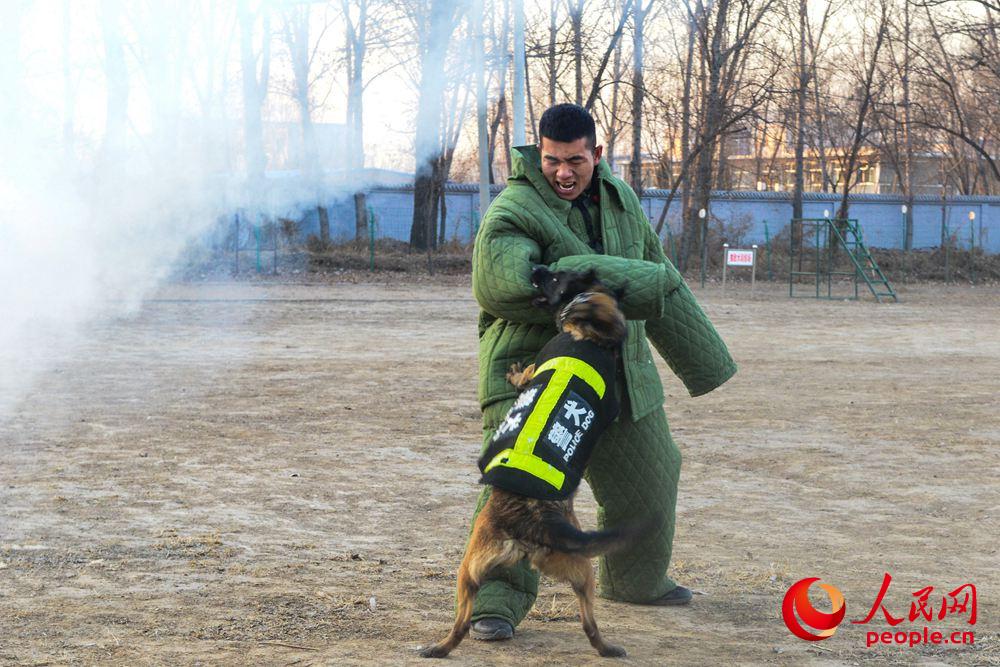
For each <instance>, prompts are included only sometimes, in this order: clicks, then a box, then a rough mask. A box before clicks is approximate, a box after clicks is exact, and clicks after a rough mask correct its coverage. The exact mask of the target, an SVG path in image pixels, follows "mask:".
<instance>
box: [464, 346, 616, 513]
mask: <svg viewBox="0 0 1000 667" xmlns="http://www.w3.org/2000/svg"><path fill="white" fill-rule="evenodd" d="M536 364H537V367H536V370H535V374H534V377H533V378H532V381H531V383H530V384H529V385H528V387H527V388H526V389H525V390H524V391H523V392H522V393H521V394H520V396H518V398H517V400H516V401H515V402H514V404H513V405H512V406H511V408H510V409H509V410H508V411H507V414H506V415H505V417H504V419H503V421H502V422H501V423H500V425H499V426H498V427H497V429H496V431H495V433H494V435H493V438H492V440H491V441H490V443H489V445H488V446H487V448H486V451H485V452H484V453H483V455H482V457H480V459H479V470H480V471H481V472H482V473H483V477H482V480H481V481H482V483H484V484H489V485H491V486H496V487H498V488H501V489H504V490H506V491H510V492H512V493H517V494H520V495H523V496H529V497H532V498H540V499H543V500H563V499H565V498H567V497H569V496H570V495H571V494H572V493H573V492H574V491H576V488H577V486H578V485H579V484H580V479H581V478H582V477H583V472H584V470H585V469H586V467H587V462H588V461H589V460H590V454H591V451H592V450H593V448H594V445H595V444H596V442H597V439H598V437H599V436H600V434H601V432H602V431H604V429H605V428H606V426H607V425H608V424H610V423H611V421H613V420H614V418H615V417H616V416H617V415H618V400H617V397H616V395H615V384H614V372H615V361H614V356H613V354H612V353H611V352H610V351H609V350H606V349H603V348H601V347H598V346H597V345H594V344H593V343H591V342H589V341H575V340H573V338H572V336H570V335H569V334H565V333H564V334H559V335H557V336H555V337H554V338H553V339H552V340H551V341H550V342H549V343H548V344H546V346H545V347H544V348H543V349H542V351H541V352H540V353H539V356H538V359H537V360H536Z"/></svg>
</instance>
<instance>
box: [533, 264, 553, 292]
mask: <svg viewBox="0 0 1000 667" xmlns="http://www.w3.org/2000/svg"><path fill="white" fill-rule="evenodd" d="M551 275H552V272H551V271H549V267H547V266H544V265H542V264H536V265H535V266H533V267H531V284H532V285H534V286H535V287H541V285H542V283H544V282H545V281H546V280H547V279H548V278H549V277H550V276H551Z"/></svg>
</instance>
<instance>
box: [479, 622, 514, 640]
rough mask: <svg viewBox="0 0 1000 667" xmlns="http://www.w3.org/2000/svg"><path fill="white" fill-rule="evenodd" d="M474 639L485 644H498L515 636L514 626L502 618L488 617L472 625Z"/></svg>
mask: <svg viewBox="0 0 1000 667" xmlns="http://www.w3.org/2000/svg"><path fill="white" fill-rule="evenodd" d="M470 634H471V635H472V638H473V639H478V640H480V641H484V642H497V641H503V640H505V639H510V638H511V637H513V636H514V626H513V625H511V624H510V623H508V622H507V621H505V620H503V619H502V618H493V617H491V616H488V617H486V618H481V619H479V620H478V621H476V622H475V623H473V624H472V632H471V633H470Z"/></svg>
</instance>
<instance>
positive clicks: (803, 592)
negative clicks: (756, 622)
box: [781, 577, 847, 642]
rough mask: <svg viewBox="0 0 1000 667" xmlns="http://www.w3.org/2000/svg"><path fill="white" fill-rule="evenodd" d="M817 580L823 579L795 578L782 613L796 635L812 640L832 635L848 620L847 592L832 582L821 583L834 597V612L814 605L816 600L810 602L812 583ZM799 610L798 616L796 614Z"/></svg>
mask: <svg viewBox="0 0 1000 667" xmlns="http://www.w3.org/2000/svg"><path fill="white" fill-rule="evenodd" d="M815 581H819V577H809V578H808V579H803V580H801V581H797V582H795V583H794V584H792V586H791V588H789V589H788V592H787V593H785V599H784V601H783V602H782V603H781V617H782V618H783V619H785V625H786V626H788V629H789V630H791V632H792V634H793V635H795V636H796V637H798V638H799V639H805V640H806V641H810V642H818V641H820V640H823V639H827V638H828V637H832V636H833V633H835V632H836V631H837V626H838V625H840V622H841V621H842V620H844V614H846V613H847V604H846V603H845V602H844V596H843V595H842V594H841V593H840V591H839V590H837V589H836V588H835V587H833V586H831V585H829V584H820V585H819V587H820V588H822V589H823V590H824V591H826V594H827V596H828V597H829V598H830V606H831V610H830V613H828V614H827V613H825V612H821V611H818V610H817V609H816V608H815V607H813V606H812V603H811V602H809V587H810V586H812V584H813V582H815ZM796 614H797V615H798V618H796ZM799 619H801V621H802V622H801V623H800V622H799ZM803 623H804V624H806V625H807V626H809V628H810V629H813V630H818V631H819V632H818V633H817V634H812V633H811V632H809V631H807V630H806V629H805V628H803V627H802V624H803Z"/></svg>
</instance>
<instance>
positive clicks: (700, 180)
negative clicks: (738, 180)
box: [680, 0, 774, 270]
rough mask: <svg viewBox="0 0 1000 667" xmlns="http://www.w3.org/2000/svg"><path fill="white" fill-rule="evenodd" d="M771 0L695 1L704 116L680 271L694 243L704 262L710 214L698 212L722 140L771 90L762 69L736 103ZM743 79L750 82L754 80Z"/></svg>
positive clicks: (704, 202) (770, 76) (708, 189)
mask: <svg viewBox="0 0 1000 667" xmlns="http://www.w3.org/2000/svg"><path fill="white" fill-rule="evenodd" d="M772 5H773V0H718V1H717V2H715V3H713V4H711V5H708V6H706V5H705V4H704V3H703V2H702V0H697V2H696V4H695V9H694V11H693V13H694V16H693V22H694V25H695V26H696V29H697V38H696V39H697V43H698V51H699V54H700V60H701V65H702V67H703V75H702V77H701V78H702V82H701V104H702V119H701V127H700V129H699V132H698V138H697V145H698V148H699V150H698V154H697V161H696V162H695V164H694V172H693V180H692V185H691V190H692V201H691V210H690V211H689V215H688V218H687V219H686V221H685V225H684V229H683V233H682V236H681V255H680V263H681V268H682V270H683V269H684V268H685V267H686V265H687V261H688V259H689V257H690V255H691V252H692V250H693V249H694V248H696V247H698V248H700V249H701V251H702V253H701V254H702V261H703V262H704V258H705V251H706V249H705V247H704V240H705V239H706V238H707V236H708V223H709V216H707V215H706V216H705V217H704V218H702V217H700V216H699V215H698V212H699V211H700V210H701V209H704V210H706V211H708V209H709V199H710V195H711V191H712V187H713V185H714V181H715V175H716V172H715V170H714V166H715V164H714V161H715V159H716V153H717V151H718V148H719V141H720V140H721V138H722V137H723V136H724V135H725V134H726V133H727V132H728V131H730V129H731V128H732V127H734V126H735V125H736V124H737V123H739V122H740V121H741V119H742V118H744V117H746V116H747V115H749V114H751V113H752V112H753V111H754V110H755V109H756V108H757V107H758V106H760V104H762V102H763V100H764V99H766V97H767V95H768V94H769V91H768V89H769V87H770V85H771V80H772V79H773V78H774V72H773V71H770V72H764V73H762V75H761V76H760V78H759V79H758V80H756V81H753V82H752V85H744V86H739V91H740V92H741V94H742V95H744V96H745V99H744V100H743V101H742V103H741V104H737V103H736V96H735V94H736V92H737V90H738V86H737V84H738V82H739V81H740V80H741V76H740V75H741V72H742V71H743V70H744V67H745V64H746V62H747V60H748V58H749V57H750V56H751V54H752V53H753V52H754V47H755V46H756V47H758V48H759V47H760V45H759V44H757V43H756V40H757V38H758V29H759V28H760V27H761V22H762V21H763V19H764V17H765V16H767V14H768V12H769V11H770V10H771V8H772ZM745 83H747V84H751V82H750V81H746V82H745Z"/></svg>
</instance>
